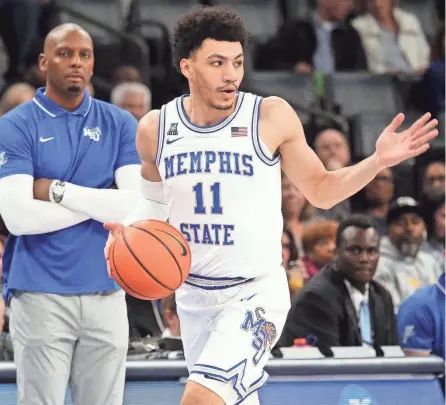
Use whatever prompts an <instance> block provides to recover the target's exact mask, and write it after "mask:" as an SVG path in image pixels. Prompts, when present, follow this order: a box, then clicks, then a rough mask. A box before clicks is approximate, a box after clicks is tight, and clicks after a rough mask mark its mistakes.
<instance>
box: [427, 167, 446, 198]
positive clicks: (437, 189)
mask: <svg viewBox="0 0 446 405" xmlns="http://www.w3.org/2000/svg"><path fill="white" fill-rule="evenodd" d="M421 193H422V195H421V202H422V204H430V203H432V202H436V201H442V200H444V198H445V163H444V161H437V160H435V161H433V162H430V163H429V164H428V165H427V166H426V167H425V169H424V172H423V175H422V185H421Z"/></svg>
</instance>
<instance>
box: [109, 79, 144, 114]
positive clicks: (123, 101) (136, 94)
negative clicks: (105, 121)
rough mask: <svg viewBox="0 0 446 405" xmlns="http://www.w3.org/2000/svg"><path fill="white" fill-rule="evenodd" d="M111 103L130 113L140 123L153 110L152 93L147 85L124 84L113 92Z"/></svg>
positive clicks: (119, 85)
mask: <svg viewBox="0 0 446 405" xmlns="http://www.w3.org/2000/svg"><path fill="white" fill-rule="evenodd" d="M111 103H112V104H114V105H116V106H118V107H119V108H122V109H123V110H126V111H128V112H129V113H130V114H132V115H133V116H134V117H135V118H136V119H137V120H138V121H139V120H140V119H141V118H142V117H144V115H146V114H147V113H148V112H149V111H150V110H151V109H152V93H151V92H150V90H149V88H148V87H147V86H146V85H145V84H142V83H135V82H124V83H120V84H118V85H117V86H116V87H115V88H114V89H113V90H112V92H111Z"/></svg>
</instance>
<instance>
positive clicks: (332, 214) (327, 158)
mask: <svg viewBox="0 0 446 405" xmlns="http://www.w3.org/2000/svg"><path fill="white" fill-rule="evenodd" d="M313 144H314V150H315V152H316V155H317V156H318V157H319V159H320V160H321V162H322V163H323V164H324V166H325V168H326V169H327V170H337V169H341V168H343V167H346V166H349V165H350V163H351V154H350V147H349V144H348V141H347V138H346V137H345V135H344V134H343V133H342V132H340V131H338V130H337V129H333V128H328V129H324V130H323V131H321V132H319V133H318V134H317V135H316V136H315V138H314V141H313ZM350 213H351V206H350V200H349V199H346V200H344V201H341V202H340V203H339V204H336V205H335V206H334V207H332V208H330V209H329V210H323V209H318V210H317V215H319V216H321V217H323V218H326V219H331V220H334V221H338V222H339V221H342V220H343V219H344V218H345V217H347V216H348V215H350Z"/></svg>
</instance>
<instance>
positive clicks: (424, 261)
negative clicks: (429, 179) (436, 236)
mask: <svg viewBox="0 0 446 405" xmlns="http://www.w3.org/2000/svg"><path fill="white" fill-rule="evenodd" d="M425 234H426V225H425V222H424V219H423V215H422V210H421V207H420V205H419V204H418V203H417V202H416V201H415V200H414V199H413V198H411V197H400V198H398V199H397V200H396V201H395V202H393V203H392V204H391V205H390V208H389V212H388V213H387V236H386V237H384V238H382V241H381V247H380V259H379V262H378V269H377V272H376V275H375V279H376V280H377V281H379V282H380V283H381V284H383V285H384V286H385V287H386V288H387V290H389V292H390V294H391V295H392V300H393V303H394V305H395V307H396V308H398V307H399V306H400V304H401V303H402V302H403V301H405V300H406V299H407V298H408V297H409V296H410V295H412V294H413V293H414V292H415V291H416V290H417V289H418V288H420V287H425V286H428V285H430V284H433V283H435V280H437V278H438V277H439V275H440V274H441V273H442V272H443V269H442V268H441V266H439V264H438V263H437V262H436V261H435V259H434V258H433V257H432V256H430V255H429V254H426V253H425V252H423V251H421V249H420V248H421V244H422V243H423V240H424V238H425Z"/></svg>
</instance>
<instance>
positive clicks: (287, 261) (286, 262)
mask: <svg viewBox="0 0 446 405" xmlns="http://www.w3.org/2000/svg"><path fill="white" fill-rule="evenodd" d="M297 258H298V253H297V247H296V242H294V238H293V234H292V233H291V232H290V231H289V230H288V229H284V230H283V233H282V266H283V268H284V269H285V270H286V269H288V268H289V267H290V266H291V265H293V264H294V262H295V261H296V260H297Z"/></svg>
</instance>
